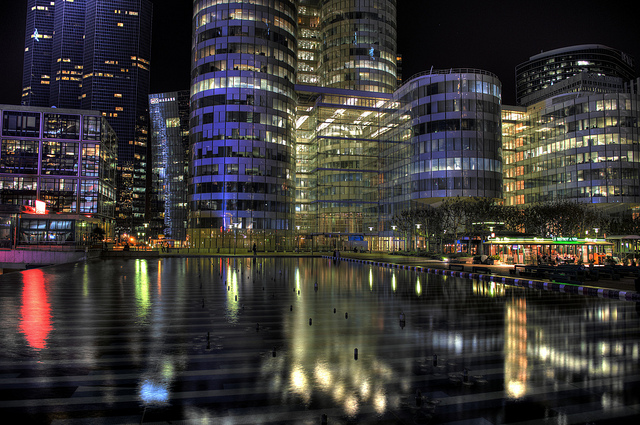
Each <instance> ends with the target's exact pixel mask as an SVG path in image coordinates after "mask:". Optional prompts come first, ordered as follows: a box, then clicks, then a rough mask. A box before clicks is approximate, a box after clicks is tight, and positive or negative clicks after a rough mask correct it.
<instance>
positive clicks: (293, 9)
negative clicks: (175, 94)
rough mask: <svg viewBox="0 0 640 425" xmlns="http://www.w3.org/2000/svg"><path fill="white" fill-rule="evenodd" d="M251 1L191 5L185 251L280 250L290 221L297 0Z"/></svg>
mask: <svg viewBox="0 0 640 425" xmlns="http://www.w3.org/2000/svg"><path fill="white" fill-rule="evenodd" d="M251 3H252V4H251V5H247V3H246V2H242V1H233V0H200V1H198V0H196V1H194V3H193V53H192V59H193V61H192V76H191V77H192V79H191V93H190V96H191V113H190V150H191V173H190V179H189V197H188V199H189V204H190V210H191V217H190V220H189V232H188V233H189V234H188V238H189V243H190V244H191V246H193V247H200V248H216V247H217V248H222V247H227V246H231V245H232V244H233V242H232V239H233V238H235V242H236V243H241V244H242V245H238V246H243V247H245V248H246V246H247V245H248V246H249V247H251V246H252V245H253V243H256V245H257V247H258V249H279V248H286V247H285V246H283V245H284V243H285V242H284V241H285V236H289V235H288V232H290V231H291V229H292V227H293V226H292V224H293V223H292V219H293V207H294V193H293V190H294V180H293V179H294V152H293V146H294V143H295V139H294V128H293V119H294V114H295V98H296V96H295V91H294V82H295V70H296V61H297V52H296V19H297V6H298V2H297V1H288V0H254V1H253V2H251ZM230 235H233V236H230Z"/></svg>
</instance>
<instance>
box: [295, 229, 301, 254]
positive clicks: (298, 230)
mask: <svg viewBox="0 0 640 425" xmlns="http://www.w3.org/2000/svg"><path fill="white" fill-rule="evenodd" d="M296 230H297V232H298V234H297V235H296V240H297V242H298V252H300V226H296Z"/></svg>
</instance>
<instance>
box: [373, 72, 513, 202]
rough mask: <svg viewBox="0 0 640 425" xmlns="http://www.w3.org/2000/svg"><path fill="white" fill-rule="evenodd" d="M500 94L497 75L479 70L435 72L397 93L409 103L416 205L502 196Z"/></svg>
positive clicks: (410, 83)
mask: <svg viewBox="0 0 640 425" xmlns="http://www.w3.org/2000/svg"><path fill="white" fill-rule="evenodd" d="M501 93H502V84H501V83H500V80H499V79H498V77H496V76H495V75H494V74H491V73H490V72H486V71H483V70H476V69H451V70H445V71H435V70H434V71H432V72H431V73H426V74H425V75H421V76H417V77H415V78H414V79H412V80H410V81H408V82H407V83H406V84H404V85H403V86H402V87H401V88H400V89H399V90H398V92H397V93H396V96H397V97H398V98H399V99H406V100H411V112H410V116H411V134H412V136H413V137H412V139H411V152H410V154H412V157H411V162H412V164H411V168H412V172H411V182H410V184H411V188H410V190H409V188H407V190H406V191H405V192H406V193H411V200H412V201H417V200H420V201H422V202H430V203H435V202H438V201H440V200H442V199H444V198H449V197H455V196H464V197H469V196H470V197H484V198H495V199H501V198H502V148H501V133H500V128H501V127H500V111H501V102H502V101H501V97H502V96H501ZM397 164H398V166H400V165H401V164H402V162H400V161H398V162H397ZM385 180H386V179H385ZM406 183H408V182H406Z"/></svg>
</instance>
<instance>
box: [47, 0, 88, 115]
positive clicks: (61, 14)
mask: <svg viewBox="0 0 640 425" xmlns="http://www.w3.org/2000/svg"><path fill="white" fill-rule="evenodd" d="M85 6H86V3H85V0H74V1H72V2H69V1H58V2H56V10H55V17H54V25H53V28H54V37H53V48H52V53H51V92H50V99H49V105H50V106H55V107H57V108H78V107H79V106H80V96H81V94H82V93H81V90H82V67H83V52H84V20H85Z"/></svg>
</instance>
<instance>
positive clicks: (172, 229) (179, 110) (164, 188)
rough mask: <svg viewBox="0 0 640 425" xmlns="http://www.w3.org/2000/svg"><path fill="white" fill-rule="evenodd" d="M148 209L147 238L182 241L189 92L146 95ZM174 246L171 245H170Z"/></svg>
mask: <svg viewBox="0 0 640 425" xmlns="http://www.w3.org/2000/svg"><path fill="white" fill-rule="evenodd" d="M149 117H150V123H151V162H152V168H151V180H152V184H151V194H150V198H151V205H150V213H151V214H150V218H149V233H150V234H149V236H150V237H151V238H152V239H157V238H158V235H160V234H162V235H164V239H169V240H172V241H178V243H180V242H182V241H184V240H185V239H186V236H187V234H186V232H187V219H188V208H187V193H188V181H189V91H188V90H185V91H176V92H168V93H158V94H152V95H149ZM171 244H172V245H175V243H174V242H172V243H171Z"/></svg>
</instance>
